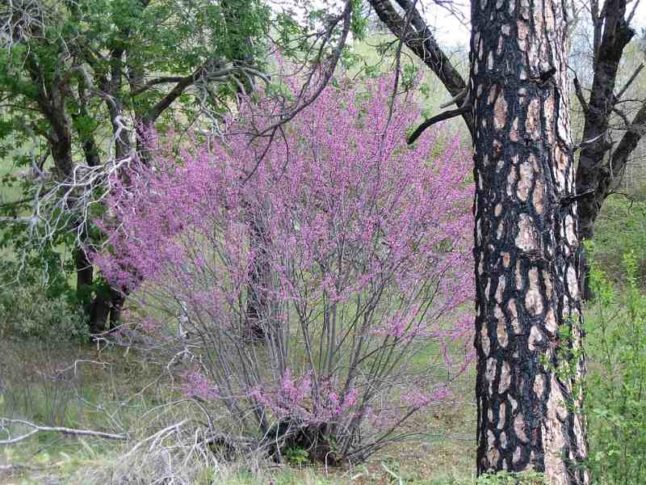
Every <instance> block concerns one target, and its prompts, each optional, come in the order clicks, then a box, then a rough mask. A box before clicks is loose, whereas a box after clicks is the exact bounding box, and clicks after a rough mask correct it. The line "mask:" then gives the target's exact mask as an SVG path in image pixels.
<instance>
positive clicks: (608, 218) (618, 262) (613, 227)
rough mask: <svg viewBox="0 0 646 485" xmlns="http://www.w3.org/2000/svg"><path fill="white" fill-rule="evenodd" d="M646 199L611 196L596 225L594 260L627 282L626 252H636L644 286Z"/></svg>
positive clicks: (614, 275)
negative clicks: (624, 262)
mask: <svg viewBox="0 0 646 485" xmlns="http://www.w3.org/2000/svg"><path fill="white" fill-rule="evenodd" d="M644 241H646V200H639V201H638V200H634V201H633V200H630V199H628V198H626V197H622V196H611V197H609V198H608V199H606V201H605V202H604V205H603V208H602V210H601V214H600V216H599V218H598V219H597V222H596V225H595V236H594V248H593V249H592V251H593V253H594V259H595V260H596V261H597V263H598V264H599V265H600V266H603V268H604V270H605V273H606V275H607V276H608V277H609V278H611V279H612V280H614V281H623V278H624V275H625V273H624V266H623V261H622V258H623V255H624V254H627V253H632V254H633V255H634V258H635V261H636V263H637V274H636V275H635V276H636V277H637V278H638V280H639V281H638V282H639V284H640V285H642V287H643V285H644V278H645V277H646V244H644Z"/></svg>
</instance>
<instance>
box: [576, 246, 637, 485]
mask: <svg viewBox="0 0 646 485" xmlns="http://www.w3.org/2000/svg"><path fill="white" fill-rule="evenodd" d="M593 254H594V253H593ZM623 263H624V264H623V266H624V271H625V273H624V277H623V278H622V279H623V280H624V282H625V283H624V284H623V285H622V286H621V287H620V286H619V285H617V284H615V283H612V282H611V280H610V279H609V277H608V276H607V275H606V274H605V273H604V272H603V271H601V270H600V269H599V267H598V264H597V263H595V262H593V265H592V272H591V283H592V289H593V291H594V294H595V300H594V302H592V304H591V305H590V308H589V309H588V313H587V321H586V329H587V344H586V346H587V348H586V351H587V355H588V357H589V361H588V376H587V382H586V412H587V418H588V426H589V431H588V434H589V442H590V453H589V458H590V469H591V472H592V477H593V480H594V481H595V482H597V483H603V484H609V483H621V484H624V483H625V484H628V483H635V484H637V483H646V466H645V464H646V399H645V398H646V396H645V393H646V345H645V344H646V329H645V328H644V325H646V296H645V295H644V294H643V293H642V291H641V290H640V287H639V284H638V277H637V275H638V263H637V257H636V256H635V254H634V253H632V252H629V253H627V254H626V255H625V256H624V262H623Z"/></svg>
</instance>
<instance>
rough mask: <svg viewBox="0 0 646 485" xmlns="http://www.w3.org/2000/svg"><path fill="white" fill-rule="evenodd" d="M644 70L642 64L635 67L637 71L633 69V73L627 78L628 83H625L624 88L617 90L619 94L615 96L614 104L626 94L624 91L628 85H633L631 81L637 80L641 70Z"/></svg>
mask: <svg viewBox="0 0 646 485" xmlns="http://www.w3.org/2000/svg"><path fill="white" fill-rule="evenodd" d="M642 69H644V63H643V62H642V63H640V64H639V66H637V69H635V72H633V74H632V76H630V78H628V81H626V84H624V87H623V88H621V89H620V90H619V93H617V95H616V96H615V103H616V102H617V101H619V100H620V99H621V97H622V96H623V95H624V94H625V93H626V90H627V89H628V88H629V87H630V85H631V84H632V83H633V81H634V80H635V79H636V78H637V76H638V75H639V73H640V72H641V70H642Z"/></svg>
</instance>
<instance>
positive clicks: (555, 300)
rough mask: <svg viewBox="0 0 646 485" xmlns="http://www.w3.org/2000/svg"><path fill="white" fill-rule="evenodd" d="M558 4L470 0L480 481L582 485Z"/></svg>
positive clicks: (574, 258) (573, 241)
mask: <svg viewBox="0 0 646 485" xmlns="http://www.w3.org/2000/svg"><path fill="white" fill-rule="evenodd" d="M563 5H564V4H563V3H561V2H560V1H557V0H544V2H537V3H532V2H529V1H528V0H519V1H517V2H516V1H512V0H495V1H494V0H473V2H472V28H473V31H472V38H471V69H472V71H471V85H470V90H471V100H472V103H473V117H474V122H475V127H476V132H475V137H474V147H475V169H474V173H475V181H476V198H475V214H476V229H475V248H474V255H475V263H476V292H477V293H476V297H477V300H476V332H477V333H476V341H475V344H476V349H477V355H478V366H477V373H478V377H477V384H476V396H477V403H478V431H477V435H478V436H477V437H478V452H477V467H478V473H480V474H481V473H486V472H490V471H498V470H509V471H514V472H521V471H527V470H535V471H538V472H544V473H545V475H546V477H547V479H548V481H549V482H550V483H555V484H561V483H563V484H570V483H577V484H579V483H587V482H588V477H587V473H585V472H584V471H583V468H582V465H581V462H582V460H584V459H585V457H586V441H585V433H584V423H583V419H582V417H581V414H580V406H581V390H580V387H579V384H580V379H581V377H582V375H583V370H584V366H583V355H582V350H581V324H582V320H581V309H580V295H579V287H578V274H579V252H580V248H579V240H578V235H577V232H578V229H577V214H576V200H575V199H574V198H573V196H574V167H573V163H572V143H571V139H570V121H569V99H568V92H567V89H566V86H567V69H566V62H567V49H568V45H567V26H566V12H564V8H563Z"/></svg>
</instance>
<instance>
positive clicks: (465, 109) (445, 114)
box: [408, 104, 471, 145]
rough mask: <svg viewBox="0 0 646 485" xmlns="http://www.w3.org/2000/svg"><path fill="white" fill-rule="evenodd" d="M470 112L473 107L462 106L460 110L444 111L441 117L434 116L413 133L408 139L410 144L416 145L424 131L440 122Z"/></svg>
mask: <svg viewBox="0 0 646 485" xmlns="http://www.w3.org/2000/svg"><path fill="white" fill-rule="evenodd" d="M470 111H471V105H470V104H467V105H463V106H460V107H459V108H458V109H453V110H449V111H444V112H442V113H440V114H439V115H436V116H433V117H432V118H429V119H427V120H426V121H424V122H423V123H422V124H421V125H419V126H418V127H417V129H416V130H415V131H414V132H413V134H412V135H411V136H409V137H408V144H409V145H411V144H413V143H415V140H417V139H418V138H419V137H420V135H421V134H422V133H424V130H426V129H427V128H429V127H430V126H432V125H434V124H435V123H439V122H440V121H444V120H448V119H451V118H455V117H456V116H464V114H465V113H469V112H470Z"/></svg>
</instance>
